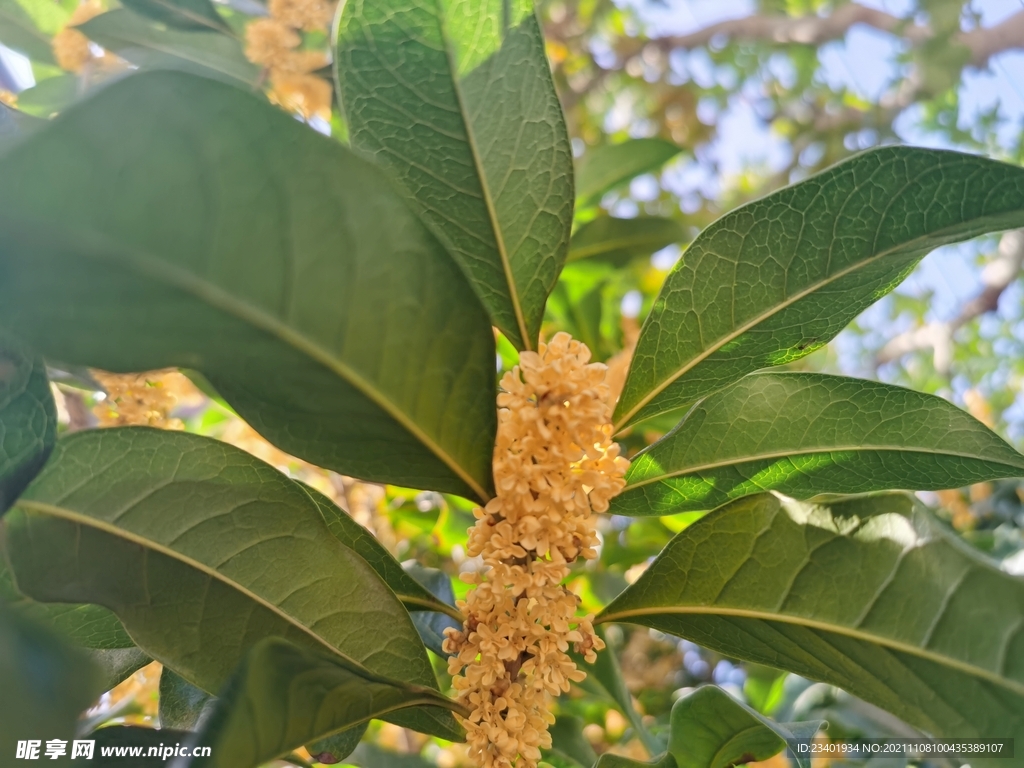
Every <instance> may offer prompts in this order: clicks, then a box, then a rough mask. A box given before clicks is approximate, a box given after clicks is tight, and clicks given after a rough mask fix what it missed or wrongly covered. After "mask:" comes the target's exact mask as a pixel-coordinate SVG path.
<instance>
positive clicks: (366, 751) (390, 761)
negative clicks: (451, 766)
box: [345, 741, 436, 768]
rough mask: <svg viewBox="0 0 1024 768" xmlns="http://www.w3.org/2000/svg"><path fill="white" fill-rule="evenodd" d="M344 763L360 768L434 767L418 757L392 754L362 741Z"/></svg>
mask: <svg viewBox="0 0 1024 768" xmlns="http://www.w3.org/2000/svg"><path fill="white" fill-rule="evenodd" d="M345 763H346V764H347V765H358V766H360V768H433V766H435V765H436V763H433V762H430V761H427V760H425V759H423V758H422V757H421V756H420V755H416V754H411V753H408V752H392V751H391V750H389V749H382V748H381V747H379V746H377V745H376V744H374V743H373V742H370V741H364V742H362V743H361V744H360V745H359V746H358V747H356V749H355V751H354V752H353V753H352V754H351V755H350V756H349V758H348V759H347V760H345Z"/></svg>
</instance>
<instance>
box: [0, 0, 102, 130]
mask: <svg viewBox="0 0 1024 768" xmlns="http://www.w3.org/2000/svg"><path fill="white" fill-rule="evenodd" d="M2 1H3V0H0V2H2ZM90 85H91V83H90V82H89V81H88V80H87V79H86V78H79V77H78V75H72V74H64V75H55V76H53V77H48V78H46V79H45V80H40V81H39V82H37V83H36V84H35V85H34V86H32V87H31V88H27V89H25V90H24V91H22V92H21V93H19V94H18V109H20V110H21V111H22V112H23V113H25V114H26V115H30V116H32V117H36V118H42V119H47V118H50V117H52V116H53V115H55V114H57V113H58V112H63V111H64V110H65V109H66V108H67V107H68V106H70V105H71V104H73V103H74V102H76V101H78V100H79V99H80V98H81V97H82V96H83V95H84V94H85V92H86V90H87V89H88V87H89V86H90Z"/></svg>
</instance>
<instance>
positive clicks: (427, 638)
mask: <svg viewBox="0 0 1024 768" xmlns="http://www.w3.org/2000/svg"><path fill="white" fill-rule="evenodd" d="M402 568H403V570H405V572H406V573H408V574H409V575H410V576H411V577H413V578H414V579H416V581H417V582H418V583H420V584H421V585H422V586H423V587H424V588H425V589H427V590H428V591H429V592H430V594H431V596H432V597H433V598H434V599H435V600H436V601H437V604H438V605H439V606H444V609H443V611H429V612H428V611H419V612H417V613H414V614H412V623H413V626H415V627H416V631H417V632H419V633H420V638H421V639H422V640H423V644H424V645H425V646H427V648H429V649H430V650H432V651H433V652H434V653H436V654H437V655H438V656H440V657H441V658H442V659H446V658H448V654H447V653H445V651H444V631H445V630H446V629H449V628H454V629H461V628H462V612H461V611H459V610H458V609H457V608H456V607H455V590H454V589H453V588H452V580H451V577H450V576H449V575H448V574H447V573H445V572H444V571H442V570H439V569H437V568H424V567H423V566H422V565H420V564H419V563H417V562H416V561H415V560H410V561H408V562H406V563H405V564H404V565H403V566H402Z"/></svg>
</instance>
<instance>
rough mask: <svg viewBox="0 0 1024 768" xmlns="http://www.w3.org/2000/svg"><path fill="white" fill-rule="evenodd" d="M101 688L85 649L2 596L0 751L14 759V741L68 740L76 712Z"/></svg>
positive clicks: (7, 758)
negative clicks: (69, 642) (22, 612)
mask: <svg viewBox="0 0 1024 768" xmlns="http://www.w3.org/2000/svg"><path fill="white" fill-rule="evenodd" d="M102 692H103V690H102V688H101V687H100V673H99V670H98V669H96V668H95V667H94V666H93V665H92V664H90V663H89V659H88V657H87V656H86V654H85V652H84V651H81V650H78V649H76V648H72V647H71V646H69V645H67V644H66V643H65V642H64V641H63V640H62V639H61V638H60V637H59V636H58V635H56V634H54V633H52V632H50V631H48V630H47V629H46V628H45V627H42V626H40V625H38V624H36V623H35V622H34V621H30V620H28V619H26V618H24V617H23V616H20V615H18V613H17V612H15V611H13V610H12V609H11V608H9V607H8V606H7V605H6V604H4V602H3V601H0V713H2V715H0V755H2V756H3V762H4V765H11V764H15V759H14V756H15V753H16V750H17V743H18V742H19V741H26V740H29V739H35V740H39V741H41V742H42V744H43V746H42V747H41V748H40V750H39V756H40V758H42V757H43V750H44V749H45V742H46V740H47V739H64V740H65V741H67V740H70V739H71V738H72V737H73V736H74V732H75V721H76V720H77V719H78V715H79V713H81V711H82V710H84V709H85V708H86V707H88V706H89V705H90V704H92V702H93V700H94V699H95V698H96V697H97V696H99V695H100V694H101V693H102Z"/></svg>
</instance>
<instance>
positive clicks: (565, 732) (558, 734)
mask: <svg viewBox="0 0 1024 768" xmlns="http://www.w3.org/2000/svg"><path fill="white" fill-rule="evenodd" d="M548 732H549V733H550V734H551V749H550V750H547V751H545V753H544V761H545V762H548V763H553V764H555V765H559V764H560V765H568V766H580V767H581V768H590V766H592V765H593V764H594V762H595V761H596V760H597V753H595V752H594V748H593V747H592V746H590V742H589V741H587V738H586V736H584V735H583V720H582V719H581V718H579V717H576V716H575V715H559V716H558V717H556V718H555V722H554V723H552V725H551V727H550V728H549V729H548Z"/></svg>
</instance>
